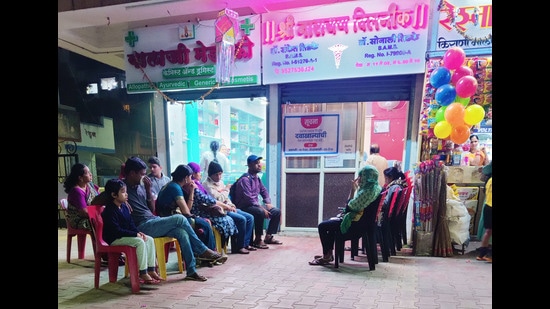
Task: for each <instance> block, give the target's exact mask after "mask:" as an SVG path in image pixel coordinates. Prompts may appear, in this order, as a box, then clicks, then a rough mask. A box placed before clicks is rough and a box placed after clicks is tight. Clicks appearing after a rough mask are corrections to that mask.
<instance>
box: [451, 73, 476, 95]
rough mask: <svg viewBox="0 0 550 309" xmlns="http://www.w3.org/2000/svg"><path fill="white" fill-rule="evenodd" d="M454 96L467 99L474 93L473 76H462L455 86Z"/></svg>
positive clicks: (474, 82)
mask: <svg viewBox="0 0 550 309" xmlns="http://www.w3.org/2000/svg"><path fill="white" fill-rule="evenodd" d="M455 87H456V88H455V90H456V94H457V95H458V96H459V97H462V98H469V97H471V96H473V95H474V94H475V93H476V90H477V80H476V79H475V77H473V76H462V77H461V78H460V79H459V80H458V82H457V83H456V85H455Z"/></svg>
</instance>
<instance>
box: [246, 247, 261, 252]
mask: <svg viewBox="0 0 550 309" xmlns="http://www.w3.org/2000/svg"><path fill="white" fill-rule="evenodd" d="M245 249H246V250H248V251H256V250H258V249H256V248H254V247H252V246H248V247H246V248H245Z"/></svg>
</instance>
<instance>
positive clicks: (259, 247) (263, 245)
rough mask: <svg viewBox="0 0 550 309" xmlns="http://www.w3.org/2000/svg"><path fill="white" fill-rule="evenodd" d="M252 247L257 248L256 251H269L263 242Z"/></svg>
mask: <svg viewBox="0 0 550 309" xmlns="http://www.w3.org/2000/svg"><path fill="white" fill-rule="evenodd" d="M252 247H254V248H257V249H269V247H268V246H267V245H266V244H265V243H263V242H259V243H253V244H252Z"/></svg>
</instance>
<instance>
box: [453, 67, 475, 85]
mask: <svg viewBox="0 0 550 309" xmlns="http://www.w3.org/2000/svg"><path fill="white" fill-rule="evenodd" d="M463 76H474V71H472V69H470V68H469V67H467V66H465V65H463V66H461V67H459V68H458V69H456V70H455V71H454V72H453V75H452V76H451V83H452V84H453V85H455V86H456V83H457V82H458V80H460V78H462V77H463Z"/></svg>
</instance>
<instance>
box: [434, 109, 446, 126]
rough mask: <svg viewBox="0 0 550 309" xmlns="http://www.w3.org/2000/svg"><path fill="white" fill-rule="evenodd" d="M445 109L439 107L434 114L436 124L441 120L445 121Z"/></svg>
mask: <svg viewBox="0 0 550 309" xmlns="http://www.w3.org/2000/svg"><path fill="white" fill-rule="evenodd" d="M446 109H447V106H441V107H440V108H439V109H438V110H437V112H435V122H436V123H438V122H440V121H441V120H445V110H446Z"/></svg>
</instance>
